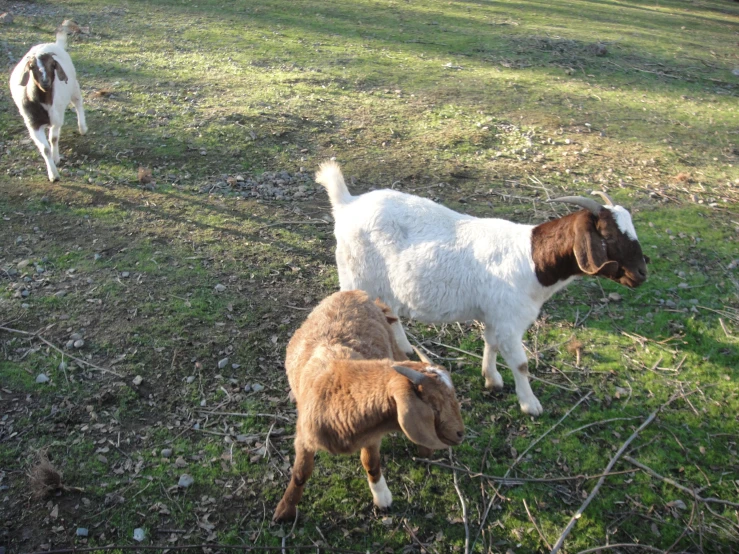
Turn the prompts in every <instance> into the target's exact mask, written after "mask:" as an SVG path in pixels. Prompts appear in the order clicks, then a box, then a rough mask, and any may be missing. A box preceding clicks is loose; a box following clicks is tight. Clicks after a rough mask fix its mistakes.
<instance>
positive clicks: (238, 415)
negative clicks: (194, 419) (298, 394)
mask: <svg viewBox="0 0 739 554" xmlns="http://www.w3.org/2000/svg"><path fill="white" fill-rule="evenodd" d="M197 411H198V412H200V413H203V414H210V415H222V416H234V417H274V418H277V419H282V420H284V421H292V419H290V418H289V417H286V416H282V415H277V414H243V413H239V412H211V411H208V410H197Z"/></svg>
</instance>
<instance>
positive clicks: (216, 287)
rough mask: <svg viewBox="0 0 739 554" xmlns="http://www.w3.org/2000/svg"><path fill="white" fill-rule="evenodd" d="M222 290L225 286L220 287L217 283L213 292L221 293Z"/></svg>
mask: <svg viewBox="0 0 739 554" xmlns="http://www.w3.org/2000/svg"><path fill="white" fill-rule="evenodd" d="M224 290H226V286H225V285H222V284H220V283H218V284H217V285H216V286H215V291H216V292H223V291H224Z"/></svg>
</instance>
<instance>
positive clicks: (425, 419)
mask: <svg viewBox="0 0 739 554" xmlns="http://www.w3.org/2000/svg"><path fill="white" fill-rule="evenodd" d="M393 369H394V370H395V371H397V372H398V373H400V374H401V375H403V376H404V377H406V378H407V379H408V380H409V381H410V385H411V386H404V387H401V388H400V391H399V392H398V393H396V394H395V395H394V398H395V405H396V406H397V410H398V423H399V424H400V428H401V429H402V430H403V433H405V436H406V437H408V438H409V439H411V440H412V441H413V442H415V443H416V444H419V445H421V446H425V447H426V448H431V449H434V450H439V449H444V448H447V447H448V446H447V445H446V444H444V443H443V442H441V441H440V440H439V437H438V436H437V435H436V425H435V424H434V421H435V418H434V411H433V410H432V409H431V406H429V405H428V404H426V402H424V401H423V400H422V399H421V398H420V397H419V396H418V393H417V392H416V391H420V390H421V389H422V387H423V382H424V380H425V379H427V377H426V376H424V375H423V374H422V373H420V372H418V371H414V370H412V369H410V368H408V367H405V366H402V365H399V364H395V365H393Z"/></svg>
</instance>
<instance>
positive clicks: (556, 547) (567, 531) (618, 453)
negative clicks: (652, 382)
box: [550, 397, 674, 554]
mask: <svg viewBox="0 0 739 554" xmlns="http://www.w3.org/2000/svg"><path fill="white" fill-rule="evenodd" d="M673 399H674V397H673V398H671V399H670V400H669V401H668V404H669V402H671V401H672V400H673ZM666 405H667V404H665V405H663V406H662V407H660V408H658V409H657V410H655V411H654V412H652V413H651V414H649V417H647V419H646V420H645V421H644V423H642V424H641V425H640V426H639V428H638V429H637V430H636V431H634V432H633V433H632V434H631V436H630V437H629V438H628V439H626V442H624V443H623V444H622V445H621V448H619V449H618V450H617V451H616V453H615V454H614V455H613V457H612V458H611V461H610V462H608V465H607V466H606V469H605V470H604V471H603V473H609V472H610V471H611V469H613V466H614V465H616V462H617V461H618V459H619V458H620V457H621V455H622V454H623V453H624V451H625V450H626V448H628V446H629V445H630V444H631V442H632V441H633V440H634V439H635V438H636V437H637V436H638V435H639V433H640V432H641V431H642V429H644V428H646V427H647V426H648V425H649V424H650V423H652V422H653V421H654V420H655V418H656V417H657V414H658V413H659V412H660V410H661V409H662V408H663V407H664V406H666ZM605 480H606V477H605V475H604V476H603V477H601V478H600V479H598V482H597V483H596V484H595V486H594V487H593V490H592V491H591V492H590V494H589V495H588V497H587V498H586V499H585V501H584V502H583V503H582V506H580V507H579V508H578V510H577V511H576V512H575V514H574V515H573V516H572V519H570V522H569V523H568V524H567V527H565V529H564V531H562V534H561V535H560V536H559V539H557V542H556V543H554V548H552V550H551V553H550V554H555V553H556V552H559V549H560V548H562V545H563V544H564V542H565V539H566V538H567V535H569V534H570V531H572V528H573V527H574V526H575V523H577V520H578V519H580V517H581V516H582V514H583V512H584V511H585V509H586V508H587V507H588V505H589V504H590V503H591V502H592V501H593V498H595V495H596V494H598V491H599V490H600V487H601V486H602V485H603V483H604V482H605Z"/></svg>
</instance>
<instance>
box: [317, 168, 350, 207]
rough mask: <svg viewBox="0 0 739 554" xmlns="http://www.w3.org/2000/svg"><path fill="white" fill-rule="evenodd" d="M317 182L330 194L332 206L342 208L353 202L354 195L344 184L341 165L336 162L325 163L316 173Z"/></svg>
mask: <svg viewBox="0 0 739 554" xmlns="http://www.w3.org/2000/svg"><path fill="white" fill-rule="evenodd" d="M316 182H317V183H318V184H320V185H322V186H323V188H325V189H326V192H327V193H328V197H329V200H331V206H333V207H334V208H336V207H338V206H342V205H344V204H347V203H349V202H350V201H351V199H352V195H351V194H349V190H348V189H347V188H346V183H344V176H343V175H342V174H341V168H340V167H339V164H337V163H336V162H334V161H328V162H323V163H322V164H321V167H319V168H318V172H317V173H316Z"/></svg>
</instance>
